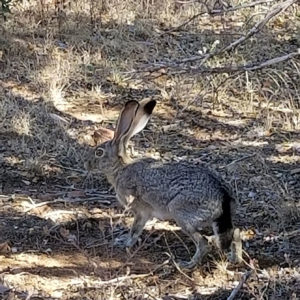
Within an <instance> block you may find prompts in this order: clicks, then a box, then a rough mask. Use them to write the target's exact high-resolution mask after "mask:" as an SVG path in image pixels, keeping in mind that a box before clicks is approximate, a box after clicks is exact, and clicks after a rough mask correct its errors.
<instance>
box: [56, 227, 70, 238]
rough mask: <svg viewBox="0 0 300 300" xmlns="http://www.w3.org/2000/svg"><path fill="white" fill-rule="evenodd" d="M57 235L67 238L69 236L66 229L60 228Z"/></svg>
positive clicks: (68, 231)
mask: <svg viewBox="0 0 300 300" xmlns="http://www.w3.org/2000/svg"><path fill="white" fill-rule="evenodd" d="M59 233H60V234H61V236H62V237H64V238H67V237H68V236H69V234H70V230H68V229H66V228H64V227H61V228H60V229H59Z"/></svg>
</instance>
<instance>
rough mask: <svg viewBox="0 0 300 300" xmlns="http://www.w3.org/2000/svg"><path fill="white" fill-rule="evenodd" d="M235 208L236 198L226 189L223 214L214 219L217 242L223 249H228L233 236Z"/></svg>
mask: <svg viewBox="0 0 300 300" xmlns="http://www.w3.org/2000/svg"><path fill="white" fill-rule="evenodd" d="M234 208H235V200H234V198H233V197H232V196H231V195H230V193H229V191H227V190H224V196H223V201H222V214H221V215H220V216H219V217H218V218H217V219H215V221H214V231H215V234H216V236H217V241H218V242H217V243H218V246H219V247H220V248H221V249H228V248H229V247H230V245H231V242H232V238H233V230H234V228H233V223H232V213H233V211H234Z"/></svg>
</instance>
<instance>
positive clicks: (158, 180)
mask: <svg viewBox="0 0 300 300" xmlns="http://www.w3.org/2000/svg"><path fill="white" fill-rule="evenodd" d="M117 193H123V194H126V195H132V196H134V197H135V198H137V199H138V200H139V201H143V202H146V203H147V204H149V205H150V206H151V207H152V208H153V210H154V212H156V214H158V215H160V214H161V215H162V216H166V218H168V215H169V214H171V216H170V218H172V210H177V211H178V210H180V211H181V212H182V214H185V213H186V214H188V215H191V212H197V214H196V215H197V216H198V217H199V218H202V219H206V220H207V221H212V220H213V219H215V218H216V217H218V216H219V215H220V214H221V212H222V201H223V198H224V193H226V190H225V188H224V183H223V182H222V180H221V179H219V178H217V176H216V175H215V174H213V173H212V172H211V171H210V170H209V169H207V168H204V167H201V166H197V165H194V164H192V163H187V162H179V163H165V164H163V163H161V162H158V161H155V160H152V159H144V160H140V161H137V162H134V163H132V164H130V165H127V166H126V167H125V168H124V169H123V170H122V172H120V174H119V176H118V182H117ZM178 206H180V207H178ZM154 214H155V213H154ZM158 217H159V216H158ZM162 218H163V217H162Z"/></svg>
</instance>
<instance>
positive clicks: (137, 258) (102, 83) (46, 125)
mask: <svg viewBox="0 0 300 300" xmlns="http://www.w3.org/2000/svg"><path fill="white" fill-rule="evenodd" d="M273 2H278V1H273ZM54 3H55V1H22V2H20V3H17V5H16V6H15V7H14V9H13V14H12V15H10V16H9V18H8V20H7V22H2V21H1V22H2V23H0V163H1V169H0V174H1V181H0V187H1V190H2V192H1V195H0V202H1V216H0V229H1V232H2V235H1V239H0V242H1V244H0V253H1V267H0V273H1V277H0V280H1V284H0V298H1V297H2V298H3V299H164V300H170V299H172V300H173V299H226V298H227V297H228V296H229V295H230V293H231V291H232V289H233V288H234V287H235V286H237V284H238V282H239V280H240V278H241V276H242V275H243V274H244V273H245V272H246V271H247V270H249V269H252V270H253V273H252V275H251V277H250V278H249V279H248V281H247V282H246V284H244V286H243V288H242V289H241V290H240V291H239V294H238V299H296V298H297V297H299V294H300V286H299V271H300V269H299V263H300V261H299V252H300V248H299V245H300V240H299V225H300V207H299V200H300V199H299V195H300V185H299V182H300V178H299V176H300V169H299V157H300V134H299V131H300V96H299V95H300V91H299V82H300V71H299V70H300V60H299V57H294V58H293V59H291V60H289V61H286V62H284V63H280V64H276V65H273V66H272V67H268V68H265V69H262V70H259V71H257V72H250V71H249V72H237V73H233V74H226V73H225V74H206V75H203V74H202V75H200V74H191V73H184V74H178V73H177V74H174V75H171V74H170V72H168V71H167V70H166V69H165V70H159V71H157V72H156V73H155V72H154V73H151V74H149V73H147V72H141V71H144V70H147V69H148V68H149V67H153V66H157V65H161V64H172V63H175V62H178V61H182V60H184V59H186V58H191V57H194V56H197V55H200V54H203V53H209V52H211V51H212V50H213V49H221V48H222V47H224V46H226V45H229V44H230V43H231V42H233V41H234V40H236V39H237V38H239V37H240V36H241V35H243V34H245V33H246V32H247V31H248V30H249V29H250V28H251V27H252V26H253V25H254V24H255V23H256V22H257V21H258V20H260V19H261V18H262V16H263V14H265V13H266V11H267V10H268V8H269V7H270V5H272V3H271V4H267V3H265V4H263V5H258V6H256V7H252V8H247V9H242V10H237V11H234V12H230V13H229V12H228V13H225V14H223V15H208V14H204V15H203V16H201V17H199V18H195V19H194V20H193V21H192V22H189V23H187V24H186V25H185V26H181V27H180V29H178V30H175V29H176V28H177V27H178V26H180V25H182V24H183V23H185V22H186V21H187V20H189V19H190V18H191V17H192V16H194V15H195V14H198V13H200V12H202V11H203V10H204V9H205V5H204V4H203V3H201V2H199V1H186V3H185V1H171V0H163V1H162V0H161V1H154V0H152V1H146V0H143V1H142V0H139V1H131V0H126V1H118V0H113V1H106V0H101V1H94V0H90V1H81V0H76V1H71V2H70V4H68V3H67V2H65V4H66V6H65V7H64V6H61V7H59V8H58V7H55V5H54ZM212 3H213V1H207V4H208V6H209V7H210V8H212ZM239 3H240V4H243V3H246V1H233V2H232V6H234V5H237V4H239ZM247 3H248V2H247ZM262 13H263V14H262ZM299 16H300V13H299V6H297V5H294V6H292V7H290V8H289V9H288V10H287V11H285V12H284V13H282V14H280V15H278V16H276V17H275V18H274V19H272V20H271V21H270V22H269V23H268V24H267V26H266V27H264V28H263V29H262V30H261V31H260V32H258V33H257V34H255V35H254V36H253V37H252V38H251V39H249V40H248V41H246V42H245V43H244V44H241V45H240V46H239V47H237V48H236V49H234V50H232V51H230V52H229V53H221V54H220V55H216V56H214V57H212V58H211V59H209V60H207V61H206V62H205V66H206V67H219V66H224V65H226V66H230V65H239V64H248V63H250V62H263V61H265V60H267V59H271V58H273V57H277V56H280V55H284V54H286V53H291V52H294V51H296V50H297V49H298V48H299V45H300V37H299V28H300V23H299V22H300V21H299ZM191 66H197V61H194V62H189V63H183V64H181V65H180V67H181V68H185V67H191ZM149 75H150V76H149ZM146 97H153V98H155V99H157V100H158V106H157V109H156V111H155V114H154V116H153V119H152V121H151V122H150V124H149V125H148V127H147V129H146V130H145V131H144V133H142V134H140V135H139V136H138V137H135V138H134V142H135V144H136V150H137V151H138V153H139V154H147V155H152V156H154V157H158V158H161V159H164V160H172V159H174V160H180V159H188V160H191V161H194V162H195V163H199V162H201V163H204V164H208V165H209V166H210V167H212V168H214V169H216V170H218V171H219V172H220V173H221V174H222V176H223V177H224V178H225V179H226V180H227V181H228V182H230V184H231V185H232V187H233V188H234V190H235V193H236V196H237V199H238V201H239V204H240V205H239V207H238V213H237V216H236V220H235V221H236V224H237V225H238V226H239V227H240V228H241V229H242V234H243V240H244V250H245V264H243V265H241V266H233V265H231V264H230V263H229V262H228V260H227V258H226V257H225V256H224V254H221V253H218V252H217V251H215V250H214V251H213V253H212V254H211V255H210V256H209V257H208V259H207V260H206V261H205V262H204V264H203V266H201V267H199V268H197V269H195V270H192V271H190V272H182V271H181V270H178V269H177V268H176V267H175V266H174V264H173V263H172V255H175V256H176V258H185V259H187V258H188V257H189V256H190V253H192V251H193V245H192V243H191V242H190V241H187V240H186V239H185V236H184V235H183V234H182V233H181V231H180V230H178V228H176V227H175V226H173V225H174V224H168V223H163V222H156V223H155V222H154V223H151V224H149V225H148V227H147V230H145V232H144V234H143V238H142V240H141V243H140V244H139V246H137V247H136V248H135V249H133V251H132V252H131V253H127V252H126V251H123V250H120V249H117V248H114V247H113V246H112V244H113V240H114V239H115V238H116V237H118V236H119V235H120V234H121V233H122V232H124V231H125V230H126V228H127V226H128V224H129V223H130V222H131V218H130V216H128V215H127V214H125V215H124V214H123V212H122V211H123V210H122V209H121V208H120V207H119V206H118V205H117V203H116V201H115V199H114V196H113V195H112V191H111V190H109V187H108V185H107V183H106V181H104V180H103V178H102V177H101V176H99V177H96V176H95V177H94V178H85V173H84V170H83V161H84V157H85V153H86V150H87V148H88V147H89V145H94V143H95V141H94V140H93V133H94V132H95V131H99V130H101V128H102V126H103V127H106V128H110V129H112V127H113V124H114V122H115V120H116V117H117V115H118V111H119V109H120V106H121V104H123V103H124V102H125V101H126V100H128V99H136V100H141V99H144V98H146ZM99 132H100V133H101V134H102V132H103V131H99ZM101 134H100V136H101ZM106 134H107V133H106ZM40 203H42V204H40ZM5 287H7V288H9V289H10V290H5Z"/></svg>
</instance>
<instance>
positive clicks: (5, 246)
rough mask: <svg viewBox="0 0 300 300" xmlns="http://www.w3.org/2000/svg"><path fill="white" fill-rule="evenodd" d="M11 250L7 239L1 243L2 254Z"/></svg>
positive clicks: (0, 252)
mask: <svg viewBox="0 0 300 300" xmlns="http://www.w3.org/2000/svg"><path fill="white" fill-rule="evenodd" d="M10 252H11V248H10V246H9V244H8V242H7V241H6V242H3V243H1V244H0V254H8V253H10Z"/></svg>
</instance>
